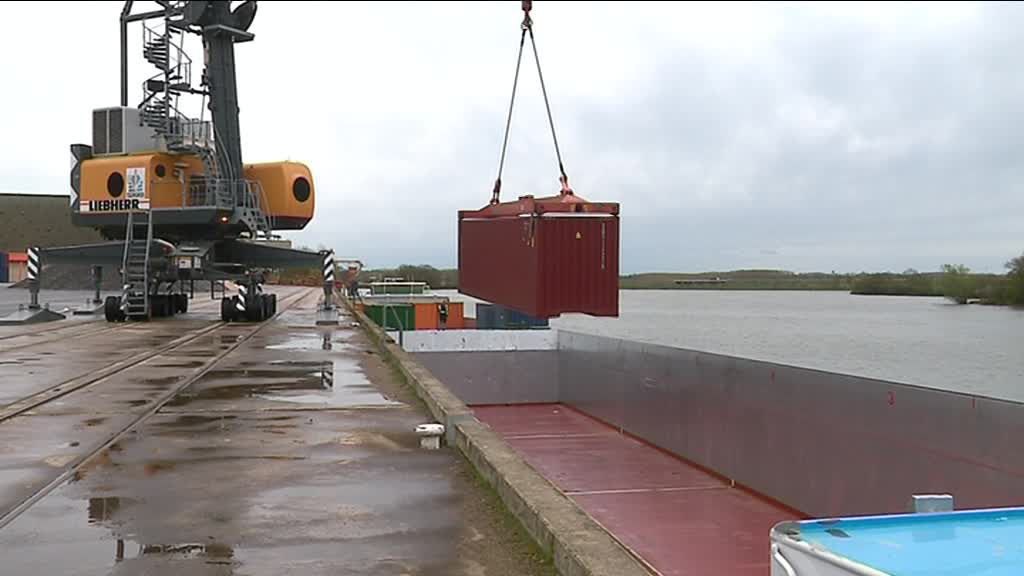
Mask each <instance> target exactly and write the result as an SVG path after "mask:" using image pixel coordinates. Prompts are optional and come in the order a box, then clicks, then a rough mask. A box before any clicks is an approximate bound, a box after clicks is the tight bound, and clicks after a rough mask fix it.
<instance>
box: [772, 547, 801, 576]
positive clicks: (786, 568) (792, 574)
mask: <svg viewBox="0 0 1024 576" xmlns="http://www.w3.org/2000/svg"><path fill="white" fill-rule="evenodd" d="M772 558H773V559H774V560H775V562H776V563H777V564H778V565H779V566H781V567H782V571H783V572H785V573H786V576H797V573H796V570H794V569H793V565H792V564H790V563H789V560H786V557H785V556H783V555H782V551H781V550H779V545H778V544H772Z"/></svg>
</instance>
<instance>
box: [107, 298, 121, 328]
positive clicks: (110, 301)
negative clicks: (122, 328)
mask: <svg viewBox="0 0 1024 576" xmlns="http://www.w3.org/2000/svg"><path fill="white" fill-rule="evenodd" d="M103 316H104V317H105V318H106V319H107V322H120V321H122V320H124V318H122V317H121V299H120V298H118V297H117V296H107V299H106V300H104V301H103Z"/></svg>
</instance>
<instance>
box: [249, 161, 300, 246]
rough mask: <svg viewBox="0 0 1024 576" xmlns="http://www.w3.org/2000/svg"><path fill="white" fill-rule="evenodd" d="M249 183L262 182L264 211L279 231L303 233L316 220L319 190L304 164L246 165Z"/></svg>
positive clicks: (269, 163)
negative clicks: (315, 213) (251, 181)
mask: <svg viewBox="0 0 1024 576" xmlns="http://www.w3.org/2000/svg"><path fill="white" fill-rule="evenodd" d="M242 174H243V177H244V178H245V179H246V180H253V181H255V182H259V183H260V185H261V186H262V188H263V195H264V198H265V206H264V211H265V212H266V213H267V215H268V216H270V218H271V221H272V222H273V225H274V229H276V230H300V229H302V228H305V226H306V224H307V223H308V222H309V221H310V220H311V219H312V218H313V209H314V207H315V204H316V190H315V189H314V186H313V175H312V173H311V172H310V171H309V168H308V167H307V166H306V165H305V164H302V163H300V162H267V163H262V164H246V165H245V166H244V167H243V168H242Z"/></svg>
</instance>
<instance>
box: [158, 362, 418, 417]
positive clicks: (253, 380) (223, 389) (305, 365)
mask: <svg viewBox="0 0 1024 576" xmlns="http://www.w3.org/2000/svg"><path fill="white" fill-rule="evenodd" d="M263 366H264V367H263V369H244V370H213V371H211V372H209V373H207V374H205V375H204V376H203V378H201V379H200V380H199V381H198V382H197V383H196V384H195V385H193V386H192V387H190V388H189V389H188V390H186V391H185V392H184V393H182V394H179V395H178V396H177V397H176V398H175V399H174V400H172V401H171V402H170V403H169V406H175V407H180V406H183V405H186V404H188V403H190V402H194V401H201V400H237V399H242V398H255V399H259V400H268V401H273V402H290V403H294V404H303V405H313V406H323V407H330V408H346V407H355V406H399V405H401V403H400V402H396V401H393V400H391V399H389V398H387V397H386V396H384V395H383V394H381V393H380V392H379V391H378V390H377V389H376V387H374V386H373V384H372V383H371V382H370V380H369V379H368V378H367V377H366V374H364V373H363V371H362V370H361V369H360V368H359V367H358V366H357V365H356V364H355V363H354V362H351V361H342V360H332V361H327V362H308V361H306V362H303V361H291V360H277V361H273V362H269V363H267V364H264V365H263Z"/></svg>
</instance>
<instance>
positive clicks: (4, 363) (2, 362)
mask: <svg viewBox="0 0 1024 576" xmlns="http://www.w3.org/2000/svg"><path fill="white" fill-rule="evenodd" d="M20 364H21V360H0V366H8V365H10V366H17V365H20Z"/></svg>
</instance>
